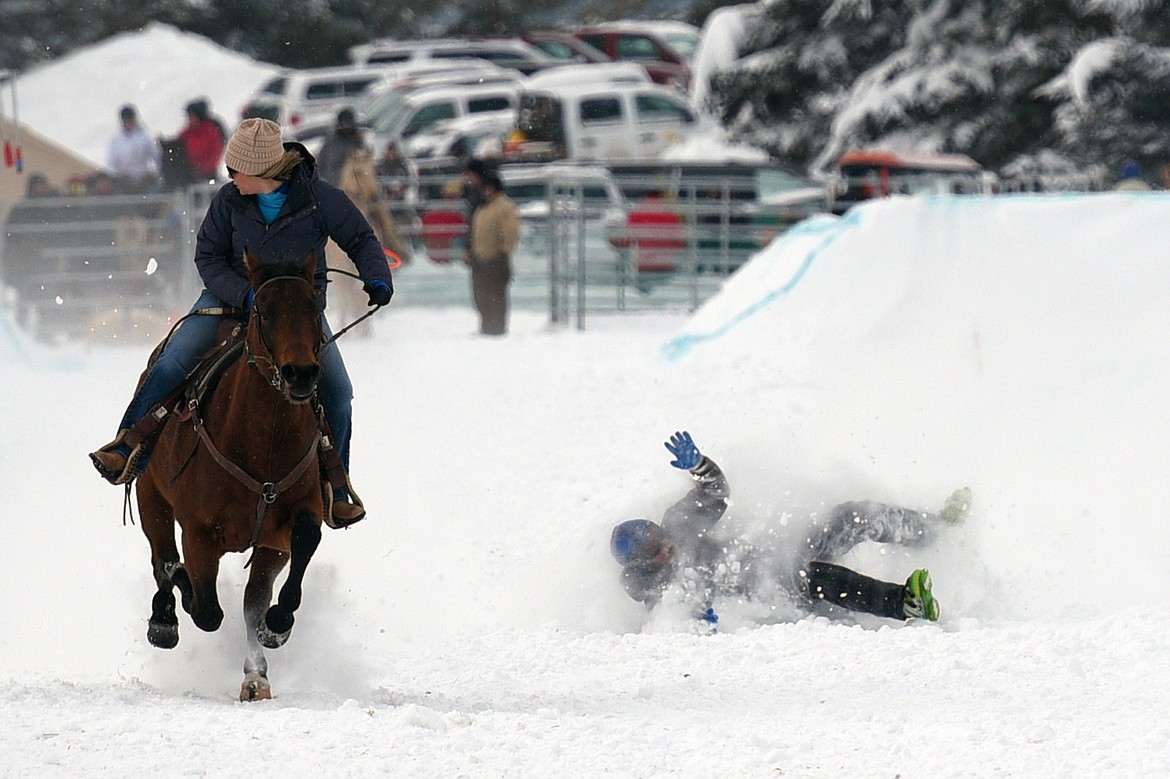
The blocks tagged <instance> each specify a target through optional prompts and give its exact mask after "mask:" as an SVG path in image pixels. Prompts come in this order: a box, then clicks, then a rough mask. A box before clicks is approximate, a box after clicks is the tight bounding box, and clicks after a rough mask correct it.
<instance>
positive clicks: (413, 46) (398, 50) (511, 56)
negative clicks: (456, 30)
mask: <svg viewBox="0 0 1170 779" xmlns="http://www.w3.org/2000/svg"><path fill="white" fill-rule="evenodd" d="M349 58H350V61H351V62H353V63H354V64H357V65H378V64H382V65H386V64H398V63H406V62H417V61H420V60H441V59H468V58H473V59H481V60H487V61H488V62H491V63H494V64H496V65H499V66H501V67H506V68H514V69H515V70H519V71H520V72H521V73H524V74H525V75H528V74H531V73H535V72H536V71H538V70H541V69H543V68H547V67H551V66H553V65H557V64H560V61H559V60H557V59H555V58H554V57H551V56H549V55H548V54H546V53H545V52H544V51H542V50H540V49H538V48H536V47H535V46H533V45H531V44H529V43H526V42H525V41H523V40H520V39H519V38H493V39H483V40H477V39H467V38H433V39H419V40H402V41H399V40H379V41H372V42H371V43H364V44H361V45H359V46H354V47H353V48H351V49H350V50H349Z"/></svg>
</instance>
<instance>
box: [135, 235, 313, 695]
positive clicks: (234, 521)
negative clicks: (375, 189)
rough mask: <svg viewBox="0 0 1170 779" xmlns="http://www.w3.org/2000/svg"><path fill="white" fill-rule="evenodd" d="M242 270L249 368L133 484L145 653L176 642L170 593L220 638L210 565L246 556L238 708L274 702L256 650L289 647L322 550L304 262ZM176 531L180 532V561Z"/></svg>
mask: <svg viewBox="0 0 1170 779" xmlns="http://www.w3.org/2000/svg"><path fill="white" fill-rule="evenodd" d="M244 260H245V264H246V266H247V269H248V275H249V277H250V279H251V282H252V289H254V290H255V291H256V292H255V297H254V301H253V307H252V311H251V313H250V316H249V319H248V325H247V332H246V335H245V348H244V351H245V353H246V356H247V359H246V360H245V359H237V360H236V361H235V362H234V363H233V364H231V365H230V366H228V367H227V368H226V369H225V370H224V372H223V374H222V377H221V378H220V380H219V383H218V385H217V387H216V388H215V389H214V391H212V392H211V393H210V394H209V395H208V396H207V397H206V398H205V400H204V403H203V406H205V407H200V406H199V405H198V404H194V408H192V409H191V411H192V413H191V415H190V418H189V419H187V420H183V419H180V418H178V417H177V416H176V415H171V418H170V419H168V421H167V424H166V426H165V427H164V428H163V430H162V433H161V435H160V437H159V440H158V443H157V445H156V446H155V448H154V454H153V457H152V459H151V461H150V464H149V466H148V467H147V468H146V471H145V472H144V473H143V474H142V476H140V477H139V479H138V508H139V512H140V514H141V521H142V530H143V532H144V533H145V534H146V538H147V540H149V542H150V558H151V565H152V566H153V569H154V579H155V582H156V583H157V584H158V592H157V593H155V596H154V601H153V604H152V610H151V615H150V625H149V627H148V629H147V638H148V640H149V641H150V643H151V644H153V645H154V646H157V647H161V648H164V649H171V648H173V647H174V646H175V645H176V644H178V642H179V620H178V618H177V616H176V613H175V595H174V588H175V587H178V588H179V593H180V596H181V600H182V605H183V609H184V611H186V612H187V613H188V614H190V615H191V620H192V621H193V622H194V623H195V625H196V627H199V628H200V629H202V630H206V631H214V630H217V629H219V626H220V623H221V622H222V621H223V609H221V608H220V605H219V599H218V596H217V593H216V579H217V576H218V574H219V561H220V558H221V557H222V556H223V555H224V553H225V552H245V551H247V550H248V549H252V557H251V559H250V561H249V565H250V567H251V572H250V574H249V576H248V582H247V585H246V586H245V588H244V620H245V624H246V628H247V631H246V632H247V637H248V654H247V658H246V659H245V661H244V682H243V685H242V686H241V688H240V700H259V699H264V698H271V697H272V688H271V686H270V685H269V683H268V661H267V659H266V658H265V656H264V647H268V648H270V649H274V648H276V647H279V646H282V645H283V644H284V642H285V641H286V640H287V639H288V636H289V633H290V632H291V630H292V626H293V612H295V611H296V610H297V608H298V607H299V606H300V604H301V585H302V582H303V579H304V575H305V570H306V568H307V567H308V565H309V560H310V559H311V558H312V556H313V553H314V552H315V551H316V549H317V545H318V543H319V542H320V540H321V518H322V513H323V511H324V503H323V501H324V499H323V496H322V491H321V476H320V470H319V467H318V464H317V448H318V441H319V437H320V433H319V427H318V424H317V418H316V415H315V412H314V409H313V404H312V403H310V402H309V401H310V399H311V398H312V397H313V394H314V391H315V390H316V385H317V379H318V378H319V377H320V375H321V363H320V359H319V354H318V352H319V349H320V345H321V317H320V312H319V310H318V307H317V296H316V293H315V292H314V290H313V274H314V272H315V270H316V268H317V260H316V258H315V257H314V256H313V254H312V253H310V254H309V256H308V257H307V258H306V259H305V262H304V263H303V264H301V263H290V264H284V265H268V264H264V265H262V264H261V263H260V262H259V261H258V260H257V258H256V257H254V256H253V255H251V254H250V253H248V252H245V253H244ZM184 416H185V414H184ZM176 522H177V523H178V525H179V527H180V528H182V531H183V536H182V538H183V554H182V557H181V558H180V555H179V550H178V548H177V547H176V544H175V523H176ZM290 560H291V561H292V565H291V567H290V569H289V574H288V578H287V579H286V581H285V583H284V585H283V586H282V587H281V589H280V597H279V599H278V601H277V603H276V604H275V605H270V604H271V603H272V593H273V586H274V583H275V581H276V577H277V576H278V575H279V574H280V572H281V571H282V570H283V569H284V567H285V565H287V564H288V563H289V561H290ZM262 645H263V646H262Z"/></svg>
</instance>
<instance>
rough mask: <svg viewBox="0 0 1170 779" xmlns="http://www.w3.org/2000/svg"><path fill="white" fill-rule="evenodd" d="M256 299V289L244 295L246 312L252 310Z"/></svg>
mask: <svg viewBox="0 0 1170 779" xmlns="http://www.w3.org/2000/svg"><path fill="white" fill-rule="evenodd" d="M255 297H256V290H254V289H250V290H248V294H247V295H244V310H245V311H251V310H252V299H253V298H255Z"/></svg>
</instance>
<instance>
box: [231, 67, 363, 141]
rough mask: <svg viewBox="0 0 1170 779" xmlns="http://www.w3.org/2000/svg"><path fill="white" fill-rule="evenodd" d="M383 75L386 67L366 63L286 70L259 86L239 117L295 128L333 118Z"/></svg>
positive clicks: (350, 105)
mask: <svg viewBox="0 0 1170 779" xmlns="http://www.w3.org/2000/svg"><path fill="white" fill-rule="evenodd" d="M385 76H386V69H385V68H376V67H366V66H360V67H352V66H350V67H332V68H312V69H306V70H285V71H282V72H281V73H280V74H279V75H277V76H276V77H275V78H273V79H271V80H269V81H268V82H267V83H265V84H264V86H262V87H261V88H260V91H259V93H258V94H257V95H256V97H255V98H253V99H252V100H251V102H249V103H248V104H247V105H245V106H244V108H243V110H242V111H241V112H240V118H241V119H248V118H249V117H253V116H257V117H260V118H263V119H271V120H272V121H274V122H276V123H277V124H279V125H281V126H282V127H285V128H287V129H292V130H295V129H297V128H298V127H299V126H301V125H302V124H304V123H306V122H311V121H313V120H316V119H321V118H324V117H336V116H337V112H338V111H340V110H341V109H342V108H346V107H350V108H352V107H353V106H354V104H355V103H357V102H358V100H359V98H360V96H361V95H362V94H363V93H364V92H365V91H366V90H367V89H368V88H369V87H370V86H371V85H373V84H374V83H376V82H377V81H379V80H381V79H382V78H384V77H385Z"/></svg>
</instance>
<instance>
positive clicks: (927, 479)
mask: <svg viewBox="0 0 1170 779" xmlns="http://www.w3.org/2000/svg"><path fill="white" fill-rule="evenodd" d="M1167 246H1170V195H1167V194H1164V193H1153V194H1128V193H1127V194H1120V193H1116V194H1115V193H1109V194H1096V195H1076V196H1071V195H1069V196H1008V197H993V198H962V197H940V198H927V199H920V198H894V199H890V200H885V201H877V202H873V203H870V204H866V205H864V206H862V207H860V208H857V209H855V210H853V211H851V212H850V213H849V214H848V215H847V216H846V217H844V218H841V219H833V218H828V217H826V218H820V219H817V220H814V221H811V222H809V223H808V224H806V225H803V226H800V227H798V228H797V229H795V230H793V231H791V232H790V233H788V234H787V235H785V236H784V237H782V238H781V239H779V240H777V241H776V242H775V243H774V244H773V245H771V246H770V247H769V248H768V249H766V250H765V251H763V252H761V253H760V254H759V255H757V256H756V257H754V258H753V259H752V260H751V262H749V263H748V264H747V265H746V266H744V268H742V269H741V271H740V272H739V273H737V274H736V275H735V276H733V277H732V278H730V279H729V280H728V282H727V284H726V285H725V287H724V290H723V291H722V292H721V293H720V294H719V295H718V296H716V297H715V298H713V299H711V300H710V301H709V302H708V303H707V304H706V305H704V306H703V307H702V308H701V309H700V310H699V311H697V312H696V313H695V315H694V316H693V317H692V318H691V319H690V320H689V322H688V323H687V325H686V326H685V328H684V331H683V332H682V333H681V334H680V335H678V336H677V337H675V338H674V339H672V340H671V341H670V342H668V343H667V344H666V345H665V347H664V352H665V354H666V355H667V357H668V358H670V360H671V362H672V364H673V365H674V367H675V368H678V369H685V370H687V371H688V372H689V373H690V374H692V375H701V376H706V377H716V378H713V379H712V381H717V382H719V383H720V391H722V392H725V393H726V392H734V391H735V388H736V387H750V388H751V389H750V393H751V399H750V401H749V400H747V398H746V397H745V401H744V403H745V404H746V403H748V402H750V403H751V407H752V408H755V409H761V410H762V411H761V412H758V413H756V414H755V415H754V416H755V419H756V423H757V424H776V425H778V426H782V425H788V426H789V427H790V428H792V429H793V431H794V433H793V435H794V436H796V437H797V438H800V437H803V445H804V447H805V450H804V451H809V450H813V451H816V450H818V448H819V450H820V451H822V452H832V453H834V454H835V455H837V456H840V457H842V458H844V459H846V460H847V461H848V460H852V462H851V463H849V464H850V465H851V466H853V467H856V468H857V469H858V470H859V471H863V472H865V473H867V474H870V475H873V476H874V477H876V479H877V480H878V481H879V482H880V483H883V484H889V485H892V486H893V489H892V490H891V492H892V493H893V494H895V495H896V496H899V497H901V496H905V495H907V494H913V493H915V490H916V489H921V490H924V493H923V494H924V495H925V494H926V492H925V490H928V489H929V495H931V496H936V495H940V494H945V492H943V490H944V489H945V487H947V486H957V485H958V484H959V483H970V484H971V486H972V487H973V488H974V489H975V493H976V496H977V503H978V508H979V510H978V511H977V512H976V516H975V519H977V520H979V525H978V529H977V530H975V529H973V532H976V533H977V534H979V535H980V536H981V538H980V539H979V540H980V542H981V543H982V545H983V548H982V550H981V552H980V554H981V555H982V557H983V559H985V560H987V561H988V562H989V564H990V565H991V566H992V568H993V569H994V571H995V572H996V573H997V575H999V576H1000V577H1001V578H1002V579H1003V586H1004V590H1005V591H1010V589H1011V588H1012V587H1013V586H1015V585H1016V584H1018V582H1019V578H1020V577H1023V576H1030V577H1031V578H1032V579H1033V580H1034V579H1036V578H1037V577H1036V574H1037V573H1038V572H1044V573H1046V574H1048V576H1045V577H1040V578H1042V579H1043V580H1044V583H1045V584H1052V585H1053V587H1054V588H1057V589H1060V590H1061V594H1060V595H1059V596H1058V597H1057V598H1056V600H1055V601H1048V602H1047V603H1046V604H1045V605H1046V606H1051V605H1053V604H1054V603H1055V604H1056V605H1057V606H1060V607H1067V608H1079V607H1082V606H1084V605H1085V604H1087V603H1100V604H1101V605H1106V604H1107V603H1108V602H1109V601H1113V602H1116V599H1118V598H1123V599H1125V600H1126V601H1127V602H1132V601H1133V600H1135V599H1136V600H1138V601H1143V600H1148V601H1149V602H1151V603H1155V602H1156V601H1157V597H1156V596H1155V595H1154V593H1157V592H1161V591H1164V589H1165V588H1166V586H1167V585H1168V584H1170V575H1168V574H1167V573H1166V572H1165V565H1164V562H1165V560H1166V559H1168V558H1170V531H1168V530H1167V526H1168V525H1167V522H1166V521H1165V503H1166V501H1165V498H1164V496H1162V495H1161V494H1160V489H1158V488H1156V486H1155V485H1158V484H1161V483H1163V482H1164V480H1165V474H1166V472H1167V471H1168V470H1170V410H1168V409H1167V396H1166V387H1167V386H1170V337H1168V334H1170V306H1168V305H1167V301H1168V300H1170V262H1168V260H1167ZM727 377H732V378H727ZM744 394H745V396H746V395H747V394H748V391H747V390H745V393H744ZM769 414H770V415H771V417H772V419H768V418H767V416H768V415H769ZM826 459H828V458H827V457H826ZM1109 571H1114V572H1116V571H1125V579H1126V584H1125V586H1124V587H1121V586H1118V587H1116V588H1115V587H1113V586H1104V585H1103V584H1102V581H1101V576H1102V575H1109V574H1108V573H1107V572H1109ZM1039 602H1040V601H1039V600H1034V601H1033V604H1034V607H1036V608H1041V606H1040V605H1039Z"/></svg>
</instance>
